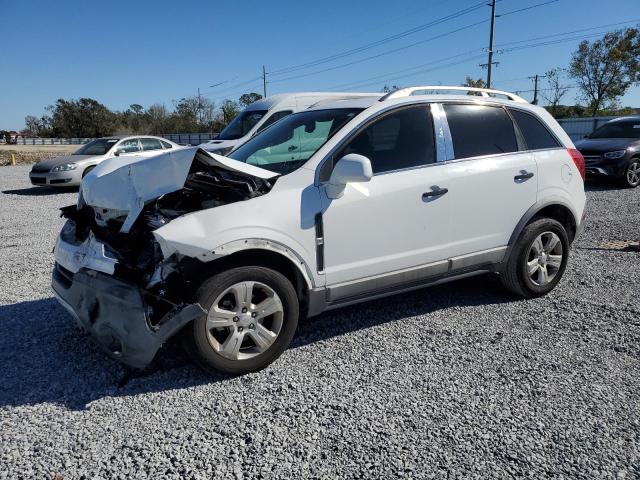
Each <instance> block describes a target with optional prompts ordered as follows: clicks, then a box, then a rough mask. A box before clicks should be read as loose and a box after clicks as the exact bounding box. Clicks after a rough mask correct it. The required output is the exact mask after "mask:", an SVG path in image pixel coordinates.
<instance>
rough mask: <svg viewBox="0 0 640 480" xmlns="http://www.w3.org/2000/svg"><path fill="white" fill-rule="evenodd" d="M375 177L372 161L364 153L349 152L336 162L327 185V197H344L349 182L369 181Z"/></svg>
mask: <svg viewBox="0 0 640 480" xmlns="http://www.w3.org/2000/svg"><path fill="white" fill-rule="evenodd" d="M371 177H373V171H372V170H371V161H370V160H369V159H368V158H367V157H365V156H364V155H359V154H357V153H349V154H347V155H345V156H344V157H342V158H341V159H340V160H338V161H337V162H336V165H335V167H333V172H331V177H329V183H328V184H327V185H326V192H327V197H329V198H332V199H336V198H340V197H342V195H343V194H344V189H345V187H346V186H347V183H360V182H368V181H369V180H371Z"/></svg>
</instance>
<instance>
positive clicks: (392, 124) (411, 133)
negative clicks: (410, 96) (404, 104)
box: [335, 106, 436, 174]
mask: <svg viewBox="0 0 640 480" xmlns="http://www.w3.org/2000/svg"><path fill="white" fill-rule="evenodd" d="M349 153H358V154H360V155H364V156H365V157H367V158H368V159H369V160H370V161H371V168H372V170H373V173H374V174H376V173H383V172H388V171H392V170H401V169H405V168H413V167H419V166H423V165H428V164H430V163H434V162H435V161H436V156H435V142H434V136H433V120H432V118H431V113H430V110H429V108H428V107H427V106H419V107H411V108H404V109H402V110H399V111H396V112H393V113H390V114H387V115H384V116H383V117H382V118H380V119H379V120H376V121H375V122H374V123H372V124H371V125H369V126H368V127H366V128H365V129H364V130H362V131H361V132H359V133H358V134H357V135H356V136H355V137H354V138H353V139H352V140H351V141H349V143H348V144H347V146H346V147H344V148H343V149H342V151H341V152H340V153H339V154H338V155H336V157H335V158H336V160H338V159H340V157H342V156H344V155H347V154H349Z"/></svg>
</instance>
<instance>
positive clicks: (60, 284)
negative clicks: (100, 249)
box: [51, 263, 206, 368]
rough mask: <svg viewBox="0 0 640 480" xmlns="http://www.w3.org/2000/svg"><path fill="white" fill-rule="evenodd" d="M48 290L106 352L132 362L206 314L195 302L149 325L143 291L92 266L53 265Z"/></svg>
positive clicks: (142, 360)
mask: <svg viewBox="0 0 640 480" xmlns="http://www.w3.org/2000/svg"><path fill="white" fill-rule="evenodd" d="M51 286H52V289H53V293H54V295H55V297H56V299H57V300H58V302H60V304H61V305H62V306H63V307H64V308H65V309H66V310H67V311H68V312H69V313H70V314H71V315H72V316H73V317H74V318H75V320H76V322H77V323H78V325H79V326H80V327H81V328H82V329H84V330H86V331H87V332H88V333H90V334H91V336H92V337H93V338H94V339H95V341H96V342H97V343H98V345H99V346H100V347H101V348H102V349H103V350H104V351H105V352H106V353H107V354H108V355H109V356H111V357H113V358H115V359H117V360H119V361H121V362H123V363H125V364H127V365H130V366H132V367H135V368H144V367H146V366H147V365H148V364H149V363H150V362H151V361H152V360H153V358H154V357H155V355H156V353H157V352H158V350H159V349H160V347H161V346H162V345H163V344H164V343H165V342H166V341H167V340H168V339H169V338H171V337H172V336H173V335H174V334H175V333H177V332H178V331H179V330H180V329H181V328H182V327H183V326H184V325H186V324H187V323H188V322H190V321H192V320H194V319H196V318H198V317H200V316H202V315H205V314H206V312H205V310H203V309H202V307H201V306H200V305H199V304H188V305H180V306H175V307H174V308H172V309H171V310H170V311H169V312H168V313H166V314H165V315H164V316H163V317H162V318H160V319H159V320H158V321H156V322H154V324H153V325H152V324H151V322H150V316H151V315H152V314H153V313H152V312H151V311H150V308H149V305H148V304H147V303H146V302H145V300H144V294H145V292H144V291H143V290H142V289H141V288H139V287H137V286H135V285H133V284H131V283H127V282H125V281H122V280H119V279H116V278H114V277H112V276H110V275H107V274H104V273H101V272H97V271H95V270H89V269H81V270H79V271H78V272H77V273H75V274H74V273H72V272H70V271H68V270H66V269H64V268H63V267H62V268H61V266H60V265H59V264H57V263H56V266H55V267H54V270H53V275H52V285H51Z"/></svg>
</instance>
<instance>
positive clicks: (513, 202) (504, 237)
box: [442, 103, 538, 268]
mask: <svg viewBox="0 0 640 480" xmlns="http://www.w3.org/2000/svg"><path fill="white" fill-rule="evenodd" d="M442 108H443V109H444V113H445V116H446V122H447V124H448V127H449V131H450V133H451V140H452V147H453V148H452V150H453V152H450V154H449V155H450V157H451V158H450V159H449V161H448V162H447V175H448V185H447V186H448V188H449V195H450V199H449V200H450V202H451V220H452V224H451V256H452V257H456V256H462V255H469V254H471V257H470V262H469V263H477V262H476V261H480V260H482V259H483V258H485V257H486V254H488V255H489V256H491V255H492V254H493V257H491V258H488V257H487V258H488V260H490V261H493V260H495V259H496V258H498V259H499V258H500V252H501V251H503V250H504V248H503V247H506V245H507V244H508V242H509V238H510V236H511V234H512V233H513V231H514V229H515V227H516V225H517V224H518V222H519V221H520V219H521V218H522V217H523V216H524V214H525V212H526V211H527V210H528V209H529V207H531V206H532V205H533V204H534V203H535V202H536V198H537V191H538V188H537V184H538V178H537V174H538V167H537V165H536V161H535V158H534V157H533V155H532V154H531V153H530V152H528V151H526V150H525V146H524V145H523V141H522V139H521V136H520V133H519V132H518V131H517V130H516V128H515V127H514V123H513V120H512V118H511V116H510V115H509V113H508V112H507V111H506V109H505V108H503V107H501V106H493V105H479V104H469V103H466V104H464V103H460V104H456V103H447V104H443V105H442ZM489 250H494V251H493V252H487V251H489ZM474 254H478V255H477V258H476V259H474V258H473V257H474ZM455 263H456V262H454V264H455ZM455 267H456V265H453V268H455Z"/></svg>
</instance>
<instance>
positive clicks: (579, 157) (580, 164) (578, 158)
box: [567, 148, 587, 181]
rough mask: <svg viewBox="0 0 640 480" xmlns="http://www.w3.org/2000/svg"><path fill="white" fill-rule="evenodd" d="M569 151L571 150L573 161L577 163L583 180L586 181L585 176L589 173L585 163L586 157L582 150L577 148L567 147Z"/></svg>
mask: <svg viewBox="0 0 640 480" xmlns="http://www.w3.org/2000/svg"><path fill="white" fill-rule="evenodd" d="M567 151H568V152H569V155H570V156H571V159H572V160H573V163H575V164H576V168H577V169H578V171H579V172H580V176H581V177H582V181H584V179H585V176H586V174H587V172H586V167H585V163H584V157H583V156H582V154H581V153H580V150H576V149H575V148H569V149H567Z"/></svg>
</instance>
